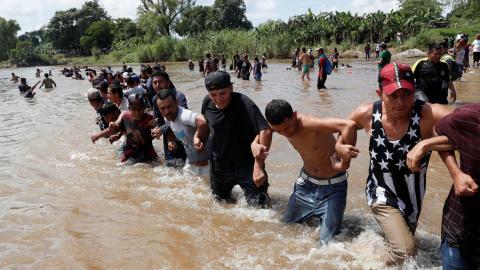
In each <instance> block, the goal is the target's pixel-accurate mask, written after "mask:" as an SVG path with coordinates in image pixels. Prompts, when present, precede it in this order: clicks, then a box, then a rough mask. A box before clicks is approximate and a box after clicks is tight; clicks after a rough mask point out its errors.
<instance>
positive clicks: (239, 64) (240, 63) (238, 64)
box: [237, 59, 243, 69]
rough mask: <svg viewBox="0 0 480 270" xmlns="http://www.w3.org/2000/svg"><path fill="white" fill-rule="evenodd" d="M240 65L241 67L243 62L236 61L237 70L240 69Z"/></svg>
mask: <svg viewBox="0 0 480 270" xmlns="http://www.w3.org/2000/svg"><path fill="white" fill-rule="evenodd" d="M242 65H243V60H241V59H240V60H237V67H238V68H239V69H241V67H242Z"/></svg>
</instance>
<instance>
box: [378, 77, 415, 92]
mask: <svg viewBox="0 0 480 270" xmlns="http://www.w3.org/2000/svg"><path fill="white" fill-rule="evenodd" d="M382 89H383V91H384V92H385V93H386V94H387V95H391V94H393V93H394V92H395V91H397V90H399V89H407V90H410V91H411V92H413V93H415V84H414V83H412V82H409V81H406V80H400V82H394V83H391V84H389V85H386V86H383V87H382Z"/></svg>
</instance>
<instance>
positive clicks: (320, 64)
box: [318, 54, 327, 77]
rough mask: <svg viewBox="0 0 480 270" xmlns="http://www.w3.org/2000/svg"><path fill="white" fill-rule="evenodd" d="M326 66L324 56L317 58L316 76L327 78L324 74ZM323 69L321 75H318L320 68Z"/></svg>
mask: <svg viewBox="0 0 480 270" xmlns="http://www.w3.org/2000/svg"><path fill="white" fill-rule="evenodd" d="M326 66H327V62H326V61H325V55H323V54H322V56H320V58H318V76H323V77H325V76H327V73H326V72H325V67H326ZM321 67H323V74H320V68H321Z"/></svg>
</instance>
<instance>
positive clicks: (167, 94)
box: [157, 89, 177, 100]
mask: <svg viewBox="0 0 480 270" xmlns="http://www.w3.org/2000/svg"><path fill="white" fill-rule="evenodd" d="M168 97H172V98H173V100H177V98H176V97H175V95H174V94H173V92H172V91H170V89H161V90H160V91H158V93H157V99H161V100H165V99H167V98H168Z"/></svg>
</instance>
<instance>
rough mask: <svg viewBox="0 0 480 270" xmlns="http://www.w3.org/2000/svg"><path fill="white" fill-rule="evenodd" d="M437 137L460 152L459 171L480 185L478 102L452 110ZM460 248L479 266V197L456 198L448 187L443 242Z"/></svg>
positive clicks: (437, 125)
mask: <svg viewBox="0 0 480 270" xmlns="http://www.w3.org/2000/svg"><path fill="white" fill-rule="evenodd" d="M435 131H436V132H437V133H438V134H441V135H445V136H447V137H448V139H449V140H450V142H451V143H452V145H453V147H455V149H457V150H458V152H459V153H460V169H461V170H462V172H464V173H466V174H468V175H470V176H471V177H472V179H473V180H475V182H476V183H477V185H480V154H479V153H480V103H477V104H468V105H464V106H461V107H458V108H456V109H455V111H454V112H453V113H452V114H449V115H447V116H445V117H443V118H442V119H440V120H439V121H438V122H437V123H436V124H435ZM445 237H448V238H447V245H448V246H450V247H455V248H459V249H460V252H461V253H462V256H464V257H465V258H466V259H467V260H468V261H469V262H470V263H472V264H473V265H475V266H476V267H480V194H479V193H477V194H476V195H475V196H471V197H458V196H456V195H455V189H454V188H453V186H452V188H451V190H450V194H449V195H448V197H447V199H446V201H445V206H444V208H443V218H442V240H443V239H444V238H445Z"/></svg>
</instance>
